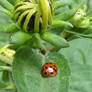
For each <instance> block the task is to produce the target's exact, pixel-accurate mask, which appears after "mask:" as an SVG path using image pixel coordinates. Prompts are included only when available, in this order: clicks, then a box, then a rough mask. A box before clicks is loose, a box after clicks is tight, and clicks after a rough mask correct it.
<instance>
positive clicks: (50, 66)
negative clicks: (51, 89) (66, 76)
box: [41, 62, 58, 77]
mask: <svg viewBox="0 0 92 92" xmlns="http://www.w3.org/2000/svg"><path fill="white" fill-rule="evenodd" d="M57 72H58V68H57V67H56V64H55V63H52V62H49V63H46V64H44V65H43V67H42V69H41V74H42V76H43V77H52V76H55V75H56V74H57Z"/></svg>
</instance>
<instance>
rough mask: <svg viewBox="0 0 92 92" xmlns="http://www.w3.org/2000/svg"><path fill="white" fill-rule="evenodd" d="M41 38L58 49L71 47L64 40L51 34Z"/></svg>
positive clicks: (43, 35) (45, 34)
mask: <svg viewBox="0 0 92 92" xmlns="http://www.w3.org/2000/svg"><path fill="white" fill-rule="evenodd" d="M41 38H42V39H43V40H45V41H47V42H49V43H51V44H52V45H54V46H56V47H57V48H58V49H60V48H65V47H69V44H68V42H67V41H66V40H65V39H64V38H62V37H60V36H58V35H55V34H52V33H49V32H47V33H44V34H42V35H41Z"/></svg>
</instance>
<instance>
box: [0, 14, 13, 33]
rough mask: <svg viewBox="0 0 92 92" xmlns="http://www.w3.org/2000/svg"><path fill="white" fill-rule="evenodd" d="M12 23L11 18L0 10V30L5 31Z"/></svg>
mask: <svg viewBox="0 0 92 92" xmlns="http://www.w3.org/2000/svg"><path fill="white" fill-rule="evenodd" d="M11 23H12V20H11V19H10V18H9V17H8V16H7V15H5V14H3V13H1V12H0V31H2V32H6V31H8V30H7V27H8V26H9V25H10V24H11Z"/></svg>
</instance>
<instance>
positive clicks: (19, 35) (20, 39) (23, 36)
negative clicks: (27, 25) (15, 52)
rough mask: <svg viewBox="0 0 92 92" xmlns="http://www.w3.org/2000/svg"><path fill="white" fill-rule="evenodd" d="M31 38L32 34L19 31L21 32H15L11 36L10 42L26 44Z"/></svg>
mask: <svg viewBox="0 0 92 92" xmlns="http://www.w3.org/2000/svg"><path fill="white" fill-rule="evenodd" d="M30 38H31V35H29V34H27V33H25V32H22V31H19V32H16V33H14V34H13V35H12V36H11V40H10V42H11V43H12V44H19V45H20V44H24V43H25V42H26V41H28V40H29V39H30Z"/></svg>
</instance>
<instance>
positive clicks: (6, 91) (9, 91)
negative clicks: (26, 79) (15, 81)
mask: <svg viewBox="0 0 92 92" xmlns="http://www.w3.org/2000/svg"><path fill="white" fill-rule="evenodd" d="M0 92H16V90H13V89H6V90H0Z"/></svg>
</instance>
